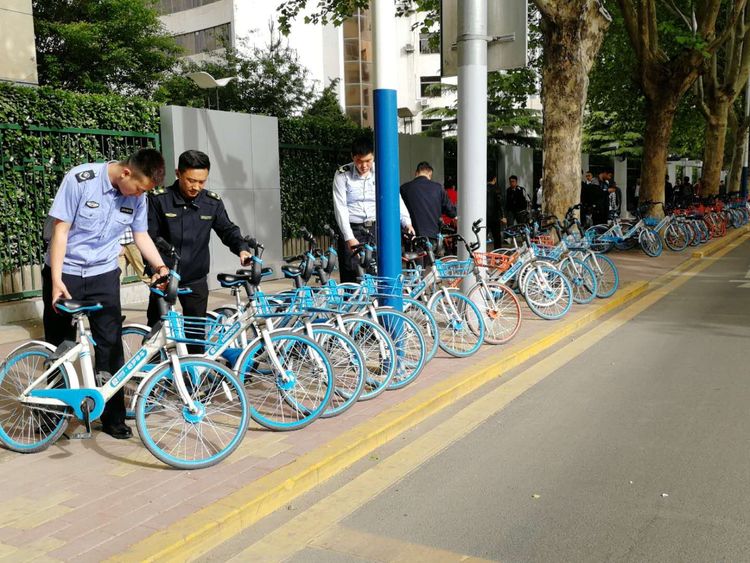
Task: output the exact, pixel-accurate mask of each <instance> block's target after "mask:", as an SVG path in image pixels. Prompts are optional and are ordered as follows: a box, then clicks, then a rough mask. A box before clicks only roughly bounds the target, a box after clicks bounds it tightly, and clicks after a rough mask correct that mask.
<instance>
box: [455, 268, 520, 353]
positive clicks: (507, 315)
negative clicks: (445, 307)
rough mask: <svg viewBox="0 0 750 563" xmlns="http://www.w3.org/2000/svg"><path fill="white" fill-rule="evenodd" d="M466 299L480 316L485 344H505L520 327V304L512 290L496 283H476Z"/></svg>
mask: <svg viewBox="0 0 750 563" xmlns="http://www.w3.org/2000/svg"><path fill="white" fill-rule="evenodd" d="M467 297H468V298H469V299H471V301H472V302H473V303H474V304H475V305H476V306H477V308H478V309H479V311H480V312H481V314H482V319H483V321H484V326H485V332H484V340H485V342H488V343H489V344H505V343H506V342H508V341H509V340H510V339H511V338H513V337H514V336H515V335H516V333H517V332H518V329H519V328H520V326H521V304H520V303H519V301H518V298H517V297H516V294H515V292H514V291H513V290H512V289H510V288H509V287H508V286H506V285H503V284H501V283H497V282H486V286H485V285H483V284H481V283H477V284H475V285H474V286H473V287H472V288H471V289H469V292H468V294H467ZM475 330H476V329H475Z"/></svg>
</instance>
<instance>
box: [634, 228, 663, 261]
mask: <svg viewBox="0 0 750 563" xmlns="http://www.w3.org/2000/svg"><path fill="white" fill-rule="evenodd" d="M638 244H640V245H641V250H643V252H645V253H646V254H647V255H648V256H651V257H652V258H656V257H657V256H659V255H660V254H661V252H662V249H663V248H664V246H663V245H662V242H661V237H660V236H659V233H657V232H656V231H655V230H654V229H644V230H642V231H641V232H640V234H639V235H638Z"/></svg>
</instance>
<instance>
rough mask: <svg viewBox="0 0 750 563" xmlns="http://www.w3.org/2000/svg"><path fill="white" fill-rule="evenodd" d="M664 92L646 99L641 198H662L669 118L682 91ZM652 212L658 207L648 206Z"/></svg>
mask: <svg viewBox="0 0 750 563" xmlns="http://www.w3.org/2000/svg"><path fill="white" fill-rule="evenodd" d="M665 94H666V95H664V96H660V97H657V98H655V99H653V100H648V101H647V103H646V134H645V137H644V140H643V162H642V164H641V191H640V196H639V199H640V200H641V201H646V200H651V201H664V178H665V177H666V175H667V152H668V149H669V138H670V136H671V134H672V122H673V121H674V116H675V112H676V111H677V102H678V101H679V96H681V95H682V94H681V93H679V94H672V95H670V94H671V92H669V91H665ZM651 212H652V213H653V214H656V215H658V214H660V213H661V209H659V208H656V207H654V208H652V210H651Z"/></svg>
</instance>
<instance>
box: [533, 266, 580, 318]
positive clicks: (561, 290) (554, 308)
mask: <svg viewBox="0 0 750 563" xmlns="http://www.w3.org/2000/svg"><path fill="white" fill-rule="evenodd" d="M524 296H525V297H526V303H527V304H528V306H529V308H530V309H531V310H532V311H533V312H534V313H535V314H536V315H538V316H539V317H541V318H543V319H547V320H554V319H559V318H561V317H563V316H564V315H565V314H566V313H567V312H568V311H570V307H571V306H572V305H573V291H572V289H571V287H570V282H569V281H568V278H566V277H565V276H564V275H563V274H562V272H560V271H559V270H555V269H553V268H547V267H539V268H536V269H534V271H532V272H531V273H530V274H529V276H528V278H527V281H526V291H525V293H524Z"/></svg>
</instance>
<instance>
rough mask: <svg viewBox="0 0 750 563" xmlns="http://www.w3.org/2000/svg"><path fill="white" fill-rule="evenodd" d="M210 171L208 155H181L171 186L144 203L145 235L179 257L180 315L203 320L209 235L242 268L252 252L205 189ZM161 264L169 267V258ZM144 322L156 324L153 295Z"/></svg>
mask: <svg viewBox="0 0 750 563" xmlns="http://www.w3.org/2000/svg"><path fill="white" fill-rule="evenodd" d="M210 169H211V162H210V160H209V158H208V155H207V154H205V153H203V152H201V151H196V150H189V151H185V152H184V153H182V154H181V155H180V158H179V161H178V164H177V170H176V175H177V180H176V181H175V183H174V184H172V185H171V186H167V187H165V188H158V189H156V190H154V191H152V192H151V194H150V199H149V202H148V204H149V205H148V234H149V235H151V238H153V239H157V238H158V237H161V238H163V239H164V240H166V241H167V242H169V243H170V244H171V245H172V246H174V247H175V249H176V251H177V253H178V254H179V255H180V272H179V274H180V287H181V288H189V289H190V290H191V292H190V293H186V294H182V295H180V296H179V299H180V304H181V305H182V311H183V313H184V314H185V315H186V316H191V317H205V316H206V308H207V306H208V280H207V276H208V270H209V266H210V255H209V250H208V244H209V241H210V238H211V231H215V232H216V234H218V235H219V238H220V239H221V242H223V243H224V244H225V245H226V246H227V247H228V248H229V249H230V250H231V251H232V252H234V253H235V254H237V255H238V256H239V257H240V264H242V265H246V264H247V263H249V261H250V258H251V254H250V248H249V247H248V245H247V243H246V242H245V241H244V239H243V238H242V233H241V232H240V228H239V227H238V226H237V225H235V224H234V223H233V222H232V221H231V220H230V219H229V216H228V215H227V210H226V209H225V208H224V202H223V201H222V200H221V197H220V196H219V195H218V194H217V193H216V192H213V191H211V190H207V189H205V186H206V181H207V180H208V173H209V171H210ZM162 258H164V263H165V264H167V265H168V266H169V267H172V265H173V264H172V260H171V257H170V256H165V255H162ZM147 316H148V324H149V325H150V326H153V325H154V323H156V321H158V320H159V305H158V298H157V297H156V296H155V295H153V294H152V295H151V297H150V299H149V304H148V313H147ZM189 348H191V350H190V351H191V352H193V351H200V347H197V349H196V347H189Z"/></svg>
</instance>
